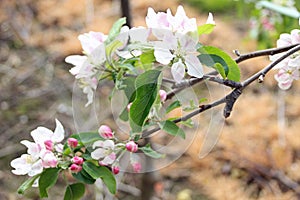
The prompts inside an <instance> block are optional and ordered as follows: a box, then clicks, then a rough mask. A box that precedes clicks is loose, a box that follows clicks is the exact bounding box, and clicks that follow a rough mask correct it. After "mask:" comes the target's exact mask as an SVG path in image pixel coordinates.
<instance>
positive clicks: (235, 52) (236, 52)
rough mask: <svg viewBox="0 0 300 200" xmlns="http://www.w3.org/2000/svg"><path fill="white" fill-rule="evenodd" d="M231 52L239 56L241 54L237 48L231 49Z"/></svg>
mask: <svg viewBox="0 0 300 200" xmlns="http://www.w3.org/2000/svg"><path fill="white" fill-rule="evenodd" d="M233 53H234V54H235V55H237V56H238V57H240V56H241V54H240V52H239V50H237V49H235V50H233Z"/></svg>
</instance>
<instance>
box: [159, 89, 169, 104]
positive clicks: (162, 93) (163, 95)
mask: <svg viewBox="0 0 300 200" xmlns="http://www.w3.org/2000/svg"><path fill="white" fill-rule="evenodd" d="M158 93H159V97H160V101H161V102H164V101H165V100H166V99H167V92H166V91H165V90H159V92H158Z"/></svg>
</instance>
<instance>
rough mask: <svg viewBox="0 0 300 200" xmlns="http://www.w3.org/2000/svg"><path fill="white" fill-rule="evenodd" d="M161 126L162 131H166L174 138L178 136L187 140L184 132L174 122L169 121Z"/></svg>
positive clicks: (160, 124)
mask: <svg viewBox="0 0 300 200" xmlns="http://www.w3.org/2000/svg"><path fill="white" fill-rule="evenodd" d="M159 126H160V128H161V129H162V130H164V131H166V132H167V133H168V134H170V135H174V136H177V135H178V136H180V137H182V138H183V139H185V133H184V131H183V130H182V129H181V128H179V127H178V126H177V125H176V124H175V123H174V122H172V121H169V120H167V121H164V122H161V123H159Z"/></svg>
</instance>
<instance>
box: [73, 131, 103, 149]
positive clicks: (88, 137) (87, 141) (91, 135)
mask: <svg viewBox="0 0 300 200" xmlns="http://www.w3.org/2000/svg"><path fill="white" fill-rule="evenodd" d="M78 135H79V137H80V139H81V142H82V143H83V145H84V146H88V145H91V144H92V143H94V142H95V141H97V140H103V138H102V137H101V136H100V135H99V133H98V132H83V133H78Z"/></svg>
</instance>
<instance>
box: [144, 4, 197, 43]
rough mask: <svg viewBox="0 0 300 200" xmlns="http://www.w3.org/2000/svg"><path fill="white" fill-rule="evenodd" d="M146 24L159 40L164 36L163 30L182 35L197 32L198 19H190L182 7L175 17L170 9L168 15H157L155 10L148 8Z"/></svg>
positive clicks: (161, 13) (179, 7)
mask: <svg viewBox="0 0 300 200" xmlns="http://www.w3.org/2000/svg"><path fill="white" fill-rule="evenodd" d="M146 24H147V26H148V28H151V29H152V31H153V34H154V35H155V36H156V37H157V38H158V39H162V38H163V36H164V32H161V30H162V29H167V30H170V31H172V32H178V33H181V34H186V33H188V32H196V31H197V22H196V19H195V18H188V17H187V16H186V13H185V11H184V9H183V7H182V6H178V8H177V11H176V13H175V15H174V16H173V15H172V13H171V11H170V9H168V10H167V12H166V13H164V12H158V13H155V11H154V10H153V8H148V13H147V16H146Z"/></svg>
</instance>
